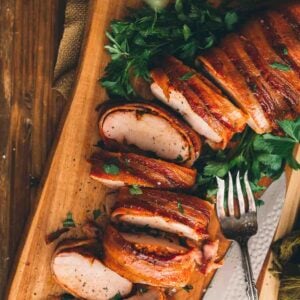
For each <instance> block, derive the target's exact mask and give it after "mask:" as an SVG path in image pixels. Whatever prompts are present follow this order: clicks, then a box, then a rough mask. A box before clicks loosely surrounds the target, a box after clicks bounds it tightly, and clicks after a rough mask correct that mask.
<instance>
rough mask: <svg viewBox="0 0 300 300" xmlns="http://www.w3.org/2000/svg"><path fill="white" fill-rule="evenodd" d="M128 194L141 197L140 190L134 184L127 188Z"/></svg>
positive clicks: (141, 192)
mask: <svg viewBox="0 0 300 300" xmlns="http://www.w3.org/2000/svg"><path fill="white" fill-rule="evenodd" d="M129 192H130V194H131V195H142V194H143V191H142V190H141V188H140V187H139V186H138V185H136V184H134V185H132V186H131V187H130V188H129Z"/></svg>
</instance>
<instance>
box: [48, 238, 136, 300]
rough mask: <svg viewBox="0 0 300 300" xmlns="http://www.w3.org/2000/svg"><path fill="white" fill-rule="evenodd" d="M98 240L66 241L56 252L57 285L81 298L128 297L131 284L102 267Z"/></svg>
mask: <svg viewBox="0 0 300 300" xmlns="http://www.w3.org/2000/svg"><path fill="white" fill-rule="evenodd" d="M99 253H100V250H99V245H98V242H97V241H96V240H86V241H67V242H64V243H62V244H60V245H59V246H58V248H57V250H56V251H55V253H54V255H53V258H52V264H51V269H52V273H53V275H54V278H55V279H56V281H57V283H58V284H59V285H61V287H62V288H64V289H65V290H67V291H68V292H70V293H71V294H72V295H74V296H76V297H79V298H80V299H88V300H105V299H107V300H108V299H111V298H112V297H114V296H115V295H116V294H118V293H119V294H120V295H121V296H126V295H128V294H129V293H130V292H131V290H132V283H131V282H130V281H128V280H127V279H125V278H123V277H122V276H120V275H118V274H117V273H115V272H114V271H112V270H111V269H109V268H107V267H106V266H104V265H103V263H102V262H101V260H100V259H99V258H98V257H99Z"/></svg>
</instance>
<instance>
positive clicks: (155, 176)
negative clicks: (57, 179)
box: [90, 150, 197, 189]
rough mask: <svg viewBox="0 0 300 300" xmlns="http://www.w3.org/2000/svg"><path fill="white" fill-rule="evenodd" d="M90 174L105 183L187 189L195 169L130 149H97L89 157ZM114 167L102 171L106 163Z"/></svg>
mask: <svg viewBox="0 0 300 300" xmlns="http://www.w3.org/2000/svg"><path fill="white" fill-rule="evenodd" d="M90 162H91V163H92V169H91V173H90V177H91V178H93V179H95V180H97V181H100V182H101V183H102V184H104V185H106V186H109V187H116V188H117V187H120V186H124V185H139V186H143V187H151V188H161V189H188V188H191V187H192V186H193V185H194V184H195V180H196V174H197V172H196V170H195V169H191V168H188V167H184V166H180V165H177V164H175V163H170V162H166V161H163V160H160V159H153V158H148V157H146V156H142V155H138V154H133V153H121V152H119V153H114V152H108V151H104V150H101V151H100V152H98V153H94V154H93V155H92V157H91V159H90ZM110 162H111V163H112V164H114V165H115V166H117V167H118V172H116V173H114V174H112V173H109V172H107V171H106V169H105V165H107V164H109V163H110Z"/></svg>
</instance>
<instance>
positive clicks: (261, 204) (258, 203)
mask: <svg viewBox="0 0 300 300" xmlns="http://www.w3.org/2000/svg"><path fill="white" fill-rule="evenodd" d="M264 204H265V201H264V200H261V199H257V200H255V205H256V206H257V207H260V206H263V205H264Z"/></svg>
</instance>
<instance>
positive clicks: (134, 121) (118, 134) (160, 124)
mask: <svg viewBox="0 0 300 300" xmlns="http://www.w3.org/2000/svg"><path fill="white" fill-rule="evenodd" d="M99 129H100V136H101V137H102V139H103V141H104V143H105V146H106V147H108V148H109V149H111V150H117V151H127V152H141V151H142V152H143V153H145V152H146V153H147V152H150V153H154V154H155V155H156V156H158V157H160V158H163V159H165V160H169V161H176V162H178V163H182V164H185V165H188V166H190V165H192V164H193V163H194V161H195V160H196V159H197V158H198V157H199V154H200V150H201V141H200V137H199V136H198V135H197V133H196V132H195V131H193V130H192V129H191V128H190V127H189V126H188V125H187V124H185V123H184V122H183V121H181V120H180V119H178V118H177V117H176V116H174V115H172V114H170V113H169V112H167V111H166V110H164V109H163V108H161V107H159V106H156V105H153V104H144V103H125V104H117V105H104V106H103V107H102V109H101V115H100V121H99ZM138 150H139V151H138Z"/></svg>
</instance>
